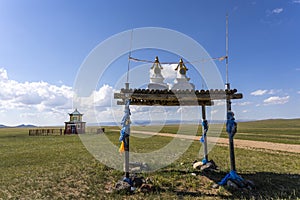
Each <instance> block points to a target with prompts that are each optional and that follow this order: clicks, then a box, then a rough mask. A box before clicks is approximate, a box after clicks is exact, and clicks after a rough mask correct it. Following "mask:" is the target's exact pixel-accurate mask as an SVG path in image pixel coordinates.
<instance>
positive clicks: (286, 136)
mask: <svg viewBox="0 0 300 200" xmlns="http://www.w3.org/2000/svg"><path fill="white" fill-rule="evenodd" d="M181 126H183V130H188V128H187V126H188V125H181ZM178 127H179V125H166V126H164V127H163V128H162V129H161V130H160V132H161V133H174V134H175V133H177V132H178ZM133 129H134V130H142V131H151V128H149V127H133ZM154 129H155V128H154ZM193 129H194V128H193ZM220 130H221V132H219V131H220ZM178 133H180V134H186V133H185V132H184V131H183V132H178ZM192 134H194V135H201V134H202V130H201V127H199V128H198V131H197V132H195V133H192ZM219 134H220V137H222V138H227V137H228V136H227V133H226V130H225V125H221V124H211V125H210V128H209V131H208V136H219ZM299 138H300V119H274V120H261V121H252V122H240V123H238V133H237V134H236V135H235V139H242V140H253V141H266V142H276V143H284V144H300V139H299Z"/></svg>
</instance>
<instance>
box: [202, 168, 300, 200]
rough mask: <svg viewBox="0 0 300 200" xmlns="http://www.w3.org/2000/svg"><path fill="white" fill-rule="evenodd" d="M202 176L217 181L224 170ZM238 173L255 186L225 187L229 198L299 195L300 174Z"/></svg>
mask: <svg viewBox="0 0 300 200" xmlns="http://www.w3.org/2000/svg"><path fill="white" fill-rule="evenodd" d="M203 175H204V176H206V177H208V178H209V179H210V180H212V181H214V182H215V183H218V182H219V181H220V180H221V179H222V178H223V177H224V176H225V175H226V173H224V172H205V173H203ZM239 175H240V176H241V177H242V178H244V179H246V180H250V181H253V182H254V184H255V188H253V189H252V190H248V189H240V190H232V189H229V188H228V187H226V186H225V188H226V189H227V190H228V191H230V193H231V194H232V196H231V198H238V199H250V198H254V199H297V198H299V197H300V175H299V174H278V173H273V172H257V173H253V174H241V173H239Z"/></svg>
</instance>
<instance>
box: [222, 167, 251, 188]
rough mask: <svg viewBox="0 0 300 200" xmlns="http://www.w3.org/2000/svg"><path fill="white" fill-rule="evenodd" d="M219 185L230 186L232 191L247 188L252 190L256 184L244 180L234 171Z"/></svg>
mask: <svg viewBox="0 0 300 200" xmlns="http://www.w3.org/2000/svg"><path fill="white" fill-rule="evenodd" d="M218 185H221V186H228V187H230V188H232V189H240V188H247V189H250V190H251V189H253V188H254V183H253V182H252V181H250V180H246V179H243V178H242V177H240V176H239V175H238V174H237V173H236V171H234V170H231V171H230V172H229V173H228V174H227V175H226V176H225V177H224V178H223V179H222V180H221V181H220V182H218Z"/></svg>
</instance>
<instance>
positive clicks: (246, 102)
mask: <svg viewBox="0 0 300 200" xmlns="http://www.w3.org/2000/svg"><path fill="white" fill-rule="evenodd" d="M250 104H252V102H250V101H245V102H241V103H237V105H238V106H247V105H250Z"/></svg>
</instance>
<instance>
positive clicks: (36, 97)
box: [0, 0, 300, 125]
mask: <svg viewBox="0 0 300 200" xmlns="http://www.w3.org/2000/svg"><path fill="white" fill-rule="evenodd" d="M226 13H228V14H229V70H230V71H229V82H230V83H231V86H232V87H233V88H237V89H238V91H240V92H242V93H243V94H244V98H243V99H242V100H238V101H235V102H234V105H233V109H234V110H235V112H236V116H237V118H239V119H251V120H252V119H268V118H299V117H300V114H299V113H300V105H299V104H300V101H299V98H300V84H299V83H300V81H299V76H300V59H299V54H300V50H299V47H300V39H299V35H300V1H299V0H249V1H248V0H245V1H234V0H230V1H221V0H218V1H217V0H212V1H208V0H207V1H204V0H203V1H201V0H200V1H198V0H189V1H179V0H173V1H158V0H157V1H156V0H154V1H138V0H127V1H121V0H119V1H116V0H109V1H108V0H107V1H93V0H90V1H70V0H69V1H68V0H63V1H61V0H44V1H39V0H27V1H21V0H2V1H0V29H1V34H0V44H1V45H0V85H1V87H2V88H3V89H2V91H1V92H0V124H7V125H16V124H20V123H30V124H37V125H60V124H61V123H62V122H63V121H65V120H67V118H68V116H67V115H66V113H68V112H71V111H72V109H73V108H72V87H73V84H74V81H75V79H76V75H77V73H78V70H79V68H80V66H81V64H82V63H83V61H84V59H85V58H86V57H87V56H88V55H89V53H90V52H91V51H92V50H93V49H94V48H95V47H96V46H97V45H98V44H99V43H101V42H103V41H104V40H106V39H107V38H109V37H111V36H112V35H114V34H117V33H120V32H123V31H126V30H130V29H134V28H141V27H163V28H168V29H172V30H175V31H179V32H181V33H183V34H186V35H187V36H189V37H191V38H193V39H194V40H196V41H197V42H198V43H200V44H201V45H202V46H203V47H204V48H205V49H206V51H207V52H208V53H209V54H210V55H211V56H212V57H219V56H223V55H225V15H226ZM150 54H151V53H150ZM162 54H163V53H162ZM140 55H141V56H145V57H146V56H147V54H146V53H144V54H140ZM153 55H154V54H153ZM153 55H152V54H151V56H152V57H153ZM162 56H163V58H164V55H162ZM166 58H169V57H168V56H166ZM147 59H150V58H147ZM123 61H124V62H125V63H124V64H123V63H122V62H123ZM115 65H120V66H119V67H120V68H122V70H125V71H126V67H127V60H126V59H123V60H122V59H120V60H119V62H116V63H115ZM216 65H217V66H218V68H219V69H220V72H221V74H222V76H223V77H224V72H225V71H224V66H225V64H224V62H219V61H216ZM123 68H124V69H123ZM113 74H114V71H113V70H112V72H111V77H113ZM109 80H110V75H109V74H108V75H107V77H105V81H104V82H103V83H101V82H100V83H99V86H98V88H96V89H95V95H98V96H96V97H97V98H96V99H97V100H95V102H97V103H98V104H99V105H100V106H99V107H102V108H101V109H100V110H98V113H105V112H107V113H106V114H107V115H110V114H109V112H108V109H107V107H108V106H109V102H110V101H108V100H107V99H108V98H110V97H109V95H110V94H111V93H113V91H114V89H117V88H113V83H110V82H109ZM104 83H105V85H104ZM105 95H107V96H105ZM106 97H107V98H106ZM85 116H86V120H87V119H88V117H89V116H88V113H87V112H85ZM99 120H108V119H101V118H99Z"/></svg>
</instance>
